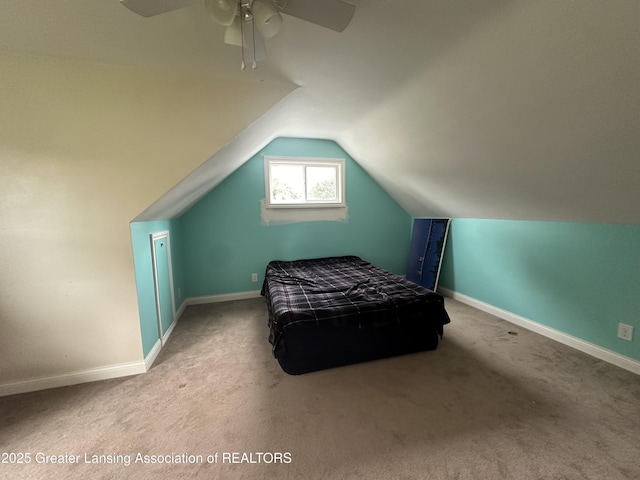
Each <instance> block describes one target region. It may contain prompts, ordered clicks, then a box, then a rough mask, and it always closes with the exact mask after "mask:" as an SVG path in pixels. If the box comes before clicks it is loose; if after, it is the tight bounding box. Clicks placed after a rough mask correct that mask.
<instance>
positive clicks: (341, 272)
mask: <svg viewBox="0 0 640 480" xmlns="http://www.w3.org/2000/svg"><path fill="white" fill-rule="evenodd" d="M261 293H262V295H264V296H265V297H266V299H267V305H268V308H269V331H270V333H269V341H270V342H271V344H272V345H273V352H274V354H275V355H276V356H278V350H279V347H280V342H281V339H282V335H283V334H284V332H285V331H286V329H287V328H291V327H293V326H313V325H334V326H346V325H348V326H356V325H357V326H358V328H384V327H388V326H390V325H398V324H401V323H408V322H429V323H430V324H431V325H432V326H433V328H434V329H435V330H436V331H437V332H438V333H439V334H440V335H442V327H443V325H445V324H447V323H449V316H448V315H447V312H446V311H445V308H444V299H443V297H442V295H440V294H438V293H435V292H432V291H431V290H427V289H425V288H423V287H421V286H419V285H417V284H415V283H413V282H410V281H408V280H406V279H405V278H403V277H400V276H398V275H395V274H393V273H390V272H387V271H386V270H383V269H381V268H379V267H376V266H375V265H373V264H371V263H369V262H366V261H364V260H362V259H361V258H359V257H356V256H345V257H329V258H318V259H310V260H296V261H291V262H285V261H272V262H270V263H269V264H268V265H267V269H266V274H265V280H264V283H263V286H262V292H261Z"/></svg>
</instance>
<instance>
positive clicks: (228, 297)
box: [184, 290, 260, 306]
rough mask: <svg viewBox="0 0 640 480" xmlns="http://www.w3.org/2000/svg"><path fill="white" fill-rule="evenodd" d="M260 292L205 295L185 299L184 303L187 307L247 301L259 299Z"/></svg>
mask: <svg viewBox="0 0 640 480" xmlns="http://www.w3.org/2000/svg"><path fill="white" fill-rule="evenodd" d="M259 297H260V290H249V291H246V292H237V293H223V294H220V295H205V296H202V297H190V298H187V299H186V300H185V301H184V303H185V304H186V305H187V306H188V305H202V304H205V303H217V302H230V301H232V300H247V299H249V298H259Z"/></svg>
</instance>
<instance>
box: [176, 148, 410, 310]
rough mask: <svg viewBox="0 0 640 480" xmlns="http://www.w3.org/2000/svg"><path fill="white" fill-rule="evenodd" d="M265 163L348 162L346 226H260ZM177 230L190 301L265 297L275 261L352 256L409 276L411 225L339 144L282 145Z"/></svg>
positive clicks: (206, 200) (255, 160)
mask: <svg viewBox="0 0 640 480" xmlns="http://www.w3.org/2000/svg"><path fill="white" fill-rule="evenodd" d="M264 155H276V156H277V155H282V156H301V157H333V158H344V159H345V160H346V162H345V168H346V173H345V176H346V199H347V204H348V209H349V210H348V211H349V219H348V221H346V222H342V221H314V222H299V223H288V224H279V225H263V224H262V222H261V217H260V211H261V201H262V200H263V199H264V197H265V187H264V182H265V180H264ZM179 229H180V231H181V237H182V268H183V272H184V280H185V291H186V296H188V297H198V296H205V295H217V294H224V293H234V292H243V291H250V290H258V289H260V287H261V286H262V281H263V279H264V271H265V268H266V265H267V263H268V262H269V261H271V260H294V259H299V258H311V257H323V256H332V255H347V254H352V255H358V256H360V257H362V258H363V259H365V260H368V261H370V262H373V263H375V264H377V265H379V266H381V267H383V268H385V269H387V270H389V271H392V272H394V273H399V274H404V272H405V269H406V265H407V259H408V252H409V242H410V234H411V217H410V216H409V215H408V214H407V213H406V212H405V211H404V210H403V209H402V208H401V207H400V206H399V205H398V204H397V203H396V202H395V201H394V200H393V199H392V198H391V197H390V196H389V195H388V194H387V193H386V192H385V191H384V190H382V189H381V188H380V186H379V185H378V184H377V183H376V182H375V181H374V180H373V179H372V178H371V177H370V176H369V175H368V174H367V173H366V172H365V171H364V170H363V169H362V168H361V167H360V166H359V165H358V164H357V163H356V162H355V161H354V160H353V159H352V158H351V157H350V156H349V155H348V154H347V153H346V152H345V151H344V150H343V149H342V148H341V147H340V146H339V145H338V144H336V143H335V142H333V141H329V140H315V139H294V138H278V139H275V140H274V141H273V142H271V143H270V144H269V145H267V146H266V147H265V148H264V149H262V150H261V151H260V152H258V153H257V154H256V155H255V156H253V157H252V158H250V159H248V161H247V162H246V163H245V164H244V165H243V166H242V167H240V168H239V169H238V170H236V171H235V172H234V173H233V174H231V175H230V176H229V177H227V178H226V179H225V180H224V181H223V182H222V183H220V184H219V185H218V186H217V187H216V188H214V189H213V190H212V191H211V192H209V193H208V194H207V195H206V196H205V197H203V198H202V199H201V200H200V201H199V202H198V203H197V204H195V205H194V206H193V207H192V208H191V209H189V211H187V212H186V213H185V214H184V215H182V216H181V217H180V219H179ZM254 272H255V273H258V279H259V281H258V283H253V282H251V274H252V273H254Z"/></svg>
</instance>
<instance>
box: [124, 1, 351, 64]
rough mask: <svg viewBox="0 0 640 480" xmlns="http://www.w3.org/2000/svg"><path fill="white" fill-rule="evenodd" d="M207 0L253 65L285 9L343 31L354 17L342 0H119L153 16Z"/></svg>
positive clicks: (229, 38)
mask: <svg viewBox="0 0 640 480" xmlns="http://www.w3.org/2000/svg"><path fill="white" fill-rule="evenodd" d="M202 1H204V3H205V6H206V7H207V10H208V12H209V14H210V15H211V16H212V17H213V19H214V20H215V21H216V22H217V23H219V24H220V25H223V26H224V27H226V29H225V34H224V42H225V43H226V44H229V45H237V46H240V47H241V48H242V63H241V68H242V69H243V70H244V69H245V57H247V58H250V59H252V65H251V66H252V68H257V61H258V60H262V59H263V58H264V56H265V49H264V39H265V38H271V37H273V36H275V35H276V34H277V33H278V32H279V31H280V28H281V27H282V15H281V14H282V13H284V14H286V15H290V16H292V17H297V18H300V19H302V20H305V21H307V22H311V23H314V24H316V25H320V26H322V27H325V28H328V29H330V30H334V31H336V32H342V31H343V30H344V29H345V28H347V25H349V23H350V22H351V19H352V18H353V13H354V11H355V8H356V7H355V6H354V5H351V4H348V3H345V2H343V1H342V0H322V1H319V0H120V3H121V4H122V5H124V6H125V7H127V8H128V9H129V10H131V11H133V12H135V13H137V14H138V15H141V16H143V17H153V16H155V15H160V14H162V13H167V12H171V11H173V10H178V9H180V8H184V7H189V6H191V5H194V4H196V3H198V2H202Z"/></svg>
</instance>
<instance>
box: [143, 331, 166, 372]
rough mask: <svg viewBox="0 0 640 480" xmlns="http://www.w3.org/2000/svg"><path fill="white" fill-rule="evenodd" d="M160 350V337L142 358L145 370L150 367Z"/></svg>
mask: <svg viewBox="0 0 640 480" xmlns="http://www.w3.org/2000/svg"><path fill="white" fill-rule="evenodd" d="M160 350H162V342H161V341H160V339H158V340H157V341H156V343H155V345H154V346H153V348H152V349H151V351H150V352H149V354H148V355H147V356H146V357H145V358H144V368H145V372H148V371H149V369H150V368H151V365H153V362H155V361H156V358H157V356H158V354H159V353H160Z"/></svg>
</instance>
